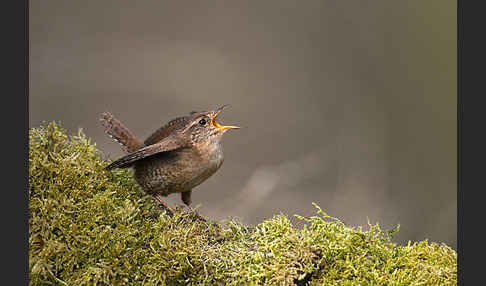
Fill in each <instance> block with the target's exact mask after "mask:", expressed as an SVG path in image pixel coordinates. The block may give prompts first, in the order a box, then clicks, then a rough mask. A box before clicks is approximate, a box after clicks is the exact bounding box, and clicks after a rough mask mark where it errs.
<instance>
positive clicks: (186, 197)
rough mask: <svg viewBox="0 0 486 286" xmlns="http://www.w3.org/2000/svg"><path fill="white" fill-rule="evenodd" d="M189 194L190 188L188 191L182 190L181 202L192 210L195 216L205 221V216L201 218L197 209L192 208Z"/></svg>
mask: <svg viewBox="0 0 486 286" xmlns="http://www.w3.org/2000/svg"><path fill="white" fill-rule="evenodd" d="M191 194H192V190H189V191H186V192H182V193H181V199H182V202H183V203H184V204H185V205H186V206H187V207H188V208H189V209H190V210H191V211H192V212H194V213H195V214H196V217H197V218H198V219H200V220H202V221H206V219H205V218H203V217H202V216H201V215H200V214H199V212H198V211H197V210H194V209H193V208H192V207H191V202H192V200H191Z"/></svg>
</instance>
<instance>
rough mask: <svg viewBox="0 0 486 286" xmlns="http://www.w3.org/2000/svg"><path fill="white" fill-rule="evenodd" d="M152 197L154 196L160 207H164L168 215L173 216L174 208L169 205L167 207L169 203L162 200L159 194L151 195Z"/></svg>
mask: <svg viewBox="0 0 486 286" xmlns="http://www.w3.org/2000/svg"><path fill="white" fill-rule="evenodd" d="M153 197H154V198H155V199H156V200H157V201H159V203H160V204H161V205H162V208H163V209H165V210H166V211H167V214H168V215H169V216H173V215H174V213H175V211H174V210H173V209H172V208H171V207H169V205H168V204H167V203H166V202H164V201H163V200H162V199H161V198H160V196H159V195H153Z"/></svg>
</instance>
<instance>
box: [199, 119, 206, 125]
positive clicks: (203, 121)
mask: <svg viewBox="0 0 486 286" xmlns="http://www.w3.org/2000/svg"><path fill="white" fill-rule="evenodd" d="M199 124H201V125H202V126H204V125H206V119H204V118H203V119H201V120H199Z"/></svg>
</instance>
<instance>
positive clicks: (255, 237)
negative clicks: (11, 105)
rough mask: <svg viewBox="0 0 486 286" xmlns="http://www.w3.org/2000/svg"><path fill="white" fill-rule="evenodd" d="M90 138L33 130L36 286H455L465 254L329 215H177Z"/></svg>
mask: <svg viewBox="0 0 486 286" xmlns="http://www.w3.org/2000/svg"><path fill="white" fill-rule="evenodd" d="M106 165H107V162H105V161H104V160H103V158H102V154H100V153H99V152H98V151H97V150H96V147H95V145H94V144H91V143H90V141H89V139H87V138H86V137H85V135H84V134H83V133H82V132H81V131H80V132H79V133H78V134H77V135H76V136H71V137H68V136H67V135H66V133H65V131H64V130H62V128H60V127H59V125H58V124H56V123H49V124H44V125H43V126H41V127H40V128H36V129H31V130H30V133H29V183H30V189H29V196H30V202H29V234H30V236H29V272H30V284H31V285H180V284H186V285H295V284H297V285H455V284H456V283H457V254H456V252H455V251H454V250H452V249H451V248H449V247H448V246H446V245H444V244H437V243H429V242H427V241H422V242H417V243H412V244H409V245H407V246H397V245H395V244H394V243H392V242H391V235H392V234H393V232H395V231H398V228H397V229H395V230H391V231H382V230H381V229H380V228H379V226H378V225H370V228H369V230H367V231H363V230H361V229H359V228H357V229H356V228H351V227H347V226H345V225H344V224H343V223H342V222H340V221H339V220H338V219H335V218H332V217H330V216H328V215H327V214H325V213H324V212H323V211H322V210H321V209H320V208H319V207H318V206H317V205H315V207H316V208H317V214H316V215H315V216H313V217H310V218H304V217H299V216H297V217H298V218H299V219H300V220H301V224H300V226H296V225H292V223H291V221H290V220H289V218H288V217H287V216H285V215H282V214H281V215H277V216H275V217H274V218H272V219H269V220H265V221H263V222H262V223H260V224H258V225H255V226H248V225H243V224H241V223H239V222H237V221H235V220H233V219H228V220H226V221H225V222H224V223H213V222H211V223H210V222H202V221H200V220H198V219H196V218H195V215H194V214H193V213H184V212H182V211H180V210H178V211H177V213H176V214H175V215H174V216H173V217H169V216H167V215H166V214H165V213H164V211H162V210H161V209H160V208H159V206H158V205H157V204H156V203H155V201H154V200H153V199H152V198H151V197H149V196H146V195H144V194H143V193H142V191H141V190H140V189H139V188H138V186H137V185H136V183H135V182H134V181H133V180H132V176H131V171H129V170H115V171H110V172H108V171H105V170H104V167H105V166H106Z"/></svg>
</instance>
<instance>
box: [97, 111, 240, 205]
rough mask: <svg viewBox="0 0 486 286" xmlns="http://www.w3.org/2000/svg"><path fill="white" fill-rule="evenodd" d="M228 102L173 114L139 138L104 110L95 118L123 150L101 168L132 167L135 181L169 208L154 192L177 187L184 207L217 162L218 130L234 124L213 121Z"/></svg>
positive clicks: (169, 191) (220, 133) (168, 191)
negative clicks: (217, 106) (213, 107)
mask: <svg viewBox="0 0 486 286" xmlns="http://www.w3.org/2000/svg"><path fill="white" fill-rule="evenodd" d="M228 106H229V105H224V106H222V107H220V108H218V109H216V110H214V111H206V112H195V111H193V112H191V113H190V114H189V115H187V116H183V117H178V118H176V119H173V120H171V121H169V122H168V123H167V124H166V125H164V126H162V127H161V128H160V129H158V130H157V131H155V132H154V133H153V134H152V135H150V136H149V137H148V138H147V140H145V141H144V142H143V143H142V142H141V141H140V140H138V139H137V138H136V137H135V136H134V135H133V134H132V133H131V132H130V131H129V130H128V129H127V128H126V127H125V126H124V125H123V124H122V123H121V122H120V121H118V120H117V119H115V118H114V117H113V116H112V115H111V114H110V113H108V112H105V113H103V114H102V119H101V121H102V124H103V126H104V127H105V132H106V133H107V134H108V135H110V136H111V137H112V138H113V139H115V140H116V141H118V142H119V143H120V144H121V145H122V146H123V148H124V150H125V151H126V152H127V153H128V155H126V156H124V157H122V158H120V159H118V160H116V161H114V162H113V163H111V164H110V165H109V166H108V167H107V169H108V170H110V169H113V168H129V167H133V168H134V170H135V175H134V177H135V180H136V181H137V183H138V184H139V185H140V186H141V187H142V189H143V190H144V191H145V192H146V193H148V194H150V195H152V196H153V197H154V198H155V199H157V200H158V201H159V202H160V203H161V204H163V205H164V206H165V207H166V208H168V209H169V210H170V208H169V207H168V206H167V205H166V204H165V203H164V202H163V201H162V199H161V198H160V196H167V195H169V194H172V193H181V199H182V201H183V202H184V203H185V204H186V205H187V206H189V207H190V205H191V193H192V189H193V188H194V187H196V186H198V185H199V184H201V183H202V182H204V181H205V180H206V179H208V178H209V177H210V176H211V175H213V174H214V173H215V172H216V171H217V170H218V169H219V168H220V167H221V164H223V149H222V147H221V138H222V136H223V134H224V133H225V132H226V131H228V130H230V129H238V128H239V127H237V126H223V125H220V124H219V123H218V122H217V121H216V118H217V117H218V115H219V114H220V113H221V111H222V110H223V109H225V108H226V107H228Z"/></svg>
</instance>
